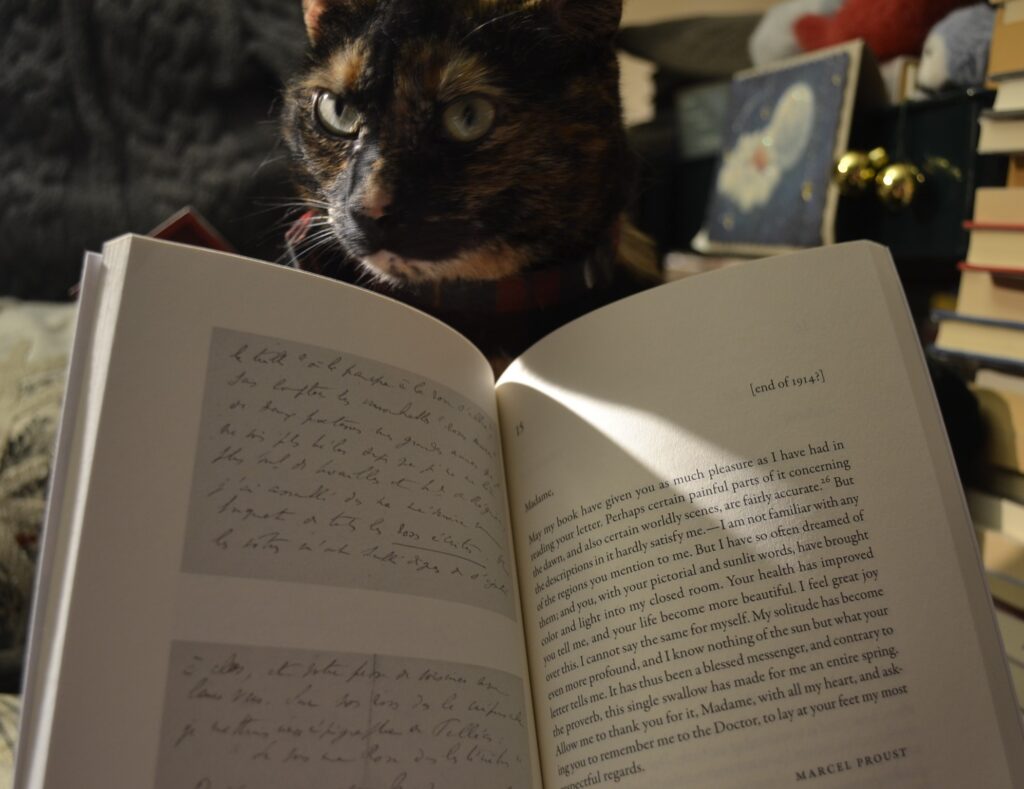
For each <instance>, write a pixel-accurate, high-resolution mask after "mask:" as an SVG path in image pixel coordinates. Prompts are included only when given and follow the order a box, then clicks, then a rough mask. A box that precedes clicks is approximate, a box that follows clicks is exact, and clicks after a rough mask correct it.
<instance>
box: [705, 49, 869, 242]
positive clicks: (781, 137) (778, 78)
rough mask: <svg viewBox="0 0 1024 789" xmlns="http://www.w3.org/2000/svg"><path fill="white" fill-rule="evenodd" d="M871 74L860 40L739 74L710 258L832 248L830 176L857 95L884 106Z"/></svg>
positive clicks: (715, 199)
mask: <svg viewBox="0 0 1024 789" xmlns="http://www.w3.org/2000/svg"><path fill="white" fill-rule="evenodd" d="M872 67H874V62H873V61H871V60H870V55H869V53H868V52H867V50H866V49H865V47H864V44H863V42H860V41H856V42H852V43H850V44H843V45H841V46H838V47H831V48H829V49H823V50H820V51H817V52H814V53H811V54H808V55H803V56H800V57H797V58H792V59H788V60H785V61H780V62H779V63H774V64H771V65H770V66H768V67H763V68H759V69H753V70H750V71H744V72H741V73H739V74H737V75H736V77H735V78H734V80H733V82H732V87H731V90H730V95H729V108H728V111H727V113H726V118H727V121H726V128H725V131H724V135H723V148H722V158H721V162H720V165H719V169H718V175H717V178H716V180H715V184H714V186H713V188H712V195H711V199H710V202H709V204H708V213H707V219H706V222H705V231H706V244H705V246H706V247H707V250H708V251H711V252H717V253H722V252H731V253H739V254H752V255H755V254H756V255H763V254H772V253H774V252H784V251H788V250H792V249H799V248H802V247H813V246H821V245H824V244H830V243H832V242H833V240H834V224H835V215H836V205H837V203H838V200H839V192H838V187H837V186H836V185H835V184H834V183H833V180H832V171H833V167H834V164H835V161H836V160H837V159H838V157H839V156H840V155H842V154H843V153H844V152H845V151H846V149H847V144H848V141H849V133H850V124H851V121H852V119H853V110H854V105H855V104H856V103H857V96H858V92H860V93H865V92H869V93H870V94H871V98H870V100H871V101H872V102H876V101H879V100H881V99H880V96H881V94H882V91H881V82H880V79H879V78H878V72H877V67H874V68H872ZM872 75H873V76H872ZM867 83H871V84H870V86H869V85H868V84H867Z"/></svg>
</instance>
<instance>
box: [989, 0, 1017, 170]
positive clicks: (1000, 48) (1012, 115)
mask: <svg viewBox="0 0 1024 789" xmlns="http://www.w3.org/2000/svg"><path fill="white" fill-rule="evenodd" d="M988 77H989V84H990V85H991V86H992V87H995V88H996V101H995V104H994V106H993V107H992V109H990V110H987V111H985V112H984V113H983V114H982V118H981V134H980V136H979V139H978V152H979V153H1001V154H1007V155H1009V157H1010V167H1009V171H1008V174H1007V184H1008V185H1010V186H1024V0H1008V2H1005V3H1001V4H1000V7H999V9H998V10H997V12H996V21H995V26H994V28H993V30H992V46H991V49H990V51H989V58H988Z"/></svg>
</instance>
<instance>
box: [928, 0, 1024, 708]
mask: <svg viewBox="0 0 1024 789" xmlns="http://www.w3.org/2000/svg"><path fill="white" fill-rule="evenodd" d="M989 77H990V79H991V84H992V86H993V87H995V89H996V98H995V102H994V104H993V107H992V109H991V110H987V111H985V112H984V113H983V114H982V117H981V121H980V127H981V128H980V133H979V136H978V152H979V153H983V154H1005V155H1007V156H1009V167H1008V169H1007V178H1006V186H1005V187H985V188H980V189H978V190H977V191H976V193H975V200H974V216H973V219H972V220H969V221H967V222H965V227H966V228H967V229H968V230H969V231H970V244H969V246H968V251H967V259H966V260H965V261H964V262H962V263H961V264H960V286H959V291H958V293H957V300H956V309H955V310H936V311H935V313H934V317H935V319H936V321H937V323H938V334H937V336H936V339H935V346H934V348H935V350H936V351H937V352H938V355H940V356H943V357H947V358H952V359H956V360H958V361H959V362H961V363H965V364H963V365H962V367H963V368H964V369H967V370H969V371H970V372H971V373H972V374H973V381H972V382H971V383H970V387H971V389H972V391H973V392H974V394H975V396H976V399H977V402H978V408H979V412H980V415H981V418H982V421H983V423H984V428H985V435H984V439H983V448H982V452H981V459H980V463H979V467H978V469H977V470H976V473H974V474H973V475H972V477H971V479H970V482H969V483H968V487H967V503H968V506H969V508H970V510H971V516H972V519H973V521H974V526H975V530H976V532H977V535H978V544H979V548H980V553H981V557H982V561H983V563H984V565H985V571H986V574H987V577H988V582H989V588H990V589H991V592H992V596H993V598H994V599H995V600H996V602H997V608H998V612H997V614H998V615H997V620H998V622H999V627H1000V630H1001V631H1002V635H1003V641H1004V645H1005V647H1006V651H1007V655H1008V657H1009V663H1010V670H1011V674H1012V676H1013V681H1014V686H1015V690H1016V692H1017V698H1018V701H1019V703H1020V705H1021V709H1022V711H1024V0H1010V1H1009V2H1006V3H1003V4H1002V5H1001V7H1000V8H999V9H998V12H997V17H996V24H995V28H994V30H993V35H992V48H991V52H990V55H989Z"/></svg>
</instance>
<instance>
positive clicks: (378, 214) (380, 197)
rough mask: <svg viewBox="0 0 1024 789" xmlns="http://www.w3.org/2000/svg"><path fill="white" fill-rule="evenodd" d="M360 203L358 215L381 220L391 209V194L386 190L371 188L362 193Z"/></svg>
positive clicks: (376, 187) (377, 187)
mask: <svg viewBox="0 0 1024 789" xmlns="http://www.w3.org/2000/svg"><path fill="white" fill-rule="evenodd" d="M361 202H362V206H361V209H362V210H361V211H360V212H359V213H361V214H362V215H363V216H366V217H369V218H370V219H382V218H383V217H385V216H387V215H388V210H389V209H390V208H391V194H390V192H388V190H387V189H383V188H381V187H379V186H372V187H370V188H368V189H367V190H366V191H365V192H364V194H363V199H362V201H361Z"/></svg>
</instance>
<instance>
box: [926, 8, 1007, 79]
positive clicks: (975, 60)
mask: <svg viewBox="0 0 1024 789" xmlns="http://www.w3.org/2000/svg"><path fill="white" fill-rule="evenodd" d="M994 20H995V10H994V9H993V8H992V6H990V5H989V4H988V3H978V4H977V5H972V6H967V7H966V8H960V9H958V10H956V11H953V12H952V13H951V14H949V15H948V16H946V17H945V18H944V19H943V20H942V21H941V22H939V23H938V24H937V25H935V27H933V28H932V30H931V32H930V33H929V34H928V38H926V39H925V42H924V51H923V52H922V53H921V65H920V68H919V69H918V72H917V86H918V88H923V89H924V90H927V91H937V90H941V89H943V88H967V87H971V86H973V85H981V84H982V83H984V81H985V67H986V65H987V64H988V48H989V43H990V42H991V40H992V25H993V22H994Z"/></svg>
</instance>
